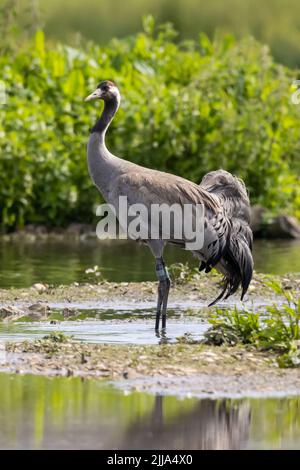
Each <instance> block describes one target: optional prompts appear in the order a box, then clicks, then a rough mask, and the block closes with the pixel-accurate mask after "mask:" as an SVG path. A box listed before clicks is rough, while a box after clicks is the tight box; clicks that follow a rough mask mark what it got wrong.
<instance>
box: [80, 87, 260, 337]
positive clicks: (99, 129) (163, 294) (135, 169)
mask: <svg viewBox="0 0 300 470" xmlns="http://www.w3.org/2000/svg"><path fill="white" fill-rule="evenodd" d="M96 99H101V100H103V101H104V109H103V112H102V114H101V116H100V118H99V119H98V120H97V122H96V124H95V125H94V127H93V128H92V129H91V134H90V138H89V141H88V147H87V159H88V168H89V173H90V176H91V178H92V181H93V183H94V184H95V186H96V187H97V188H98V190H99V191H100V192H101V193H102V195H103V197H104V199H105V200H106V202H108V203H109V204H111V205H113V206H114V207H116V208H117V207H118V201H119V197H120V196H126V197H127V199H128V204H129V205H131V204H137V203H140V204H144V205H145V206H146V207H148V208H149V209H150V206H151V205H152V204H170V205H171V204H179V205H181V206H182V205H184V204H191V205H196V204H202V205H203V206H204V208H205V214H204V243H203V246H202V248H201V249H200V250H195V251H192V252H193V254H194V255H195V256H196V257H197V258H198V259H199V261H200V266H199V270H200V271H202V270H205V272H209V271H210V270H211V269H212V267H215V268H216V269H217V270H218V271H219V272H221V273H222V274H223V275H224V279H223V289H222V292H221V293H220V295H219V296H218V297H217V298H216V299H215V300H214V301H213V302H211V304H210V305H213V304H215V303H216V302H218V301H219V300H221V299H223V298H225V299H226V298H227V297H228V296H230V295H232V294H234V293H235V292H236V291H237V289H238V288H239V287H240V286H241V287H242V295H241V299H243V297H244V295H245V293H246V292H247V289H248V286H249V284H250V281H251V278H252V273H253V259H252V254H251V251H252V231H251V229H250V226H249V222H250V202H249V198H248V195H247V191H246V188H245V185H244V183H243V181H242V180H240V179H238V178H237V177H235V176H233V175H232V174H230V173H228V172H227V171H224V170H217V171H212V172H210V173H208V174H206V175H205V176H204V178H203V180H202V181H201V183H200V185H197V184H195V183H193V182H191V181H189V180H186V179H184V178H181V177H179V176H176V175H173V174H170V173H165V172H161V171H157V170H152V169H149V168H145V167H142V166H140V165H136V164H135V163H132V162H129V161H127V160H124V159H122V158H119V157H116V156H115V155H113V154H112V153H111V152H110V151H109V150H108V149H107V148H106V145H105V134H106V131H107V129H108V127H109V125H110V123H111V121H112V119H113V117H114V115H115V113H116V112H117V110H118V107H119V104H120V100H121V97H120V92H119V90H118V88H117V86H116V85H115V84H114V83H113V82H111V81H109V80H106V81H103V82H101V83H100V84H99V85H98V86H97V88H96V90H95V91H94V92H93V93H92V94H90V95H89V96H88V97H87V98H86V99H85V101H92V100H96ZM116 212H117V209H116ZM117 213H118V212H117ZM143 242H144V243H146V244H147V245H148V246H149V248H150V250H151V251H152V253H153V255H154V257H155V260H156V275H157V278H158V300H157V312H156V321H155V329H156V330H158V329H159V324H160V317H161V316H162V329H165V328H166V314H167V302H168V295H169V288H170V279H169V275H168V271H167V269H166V266H165V263H164V259H163V251H164V247H165V245H166V243H172V244H175V245H177V246H179V247H181V248H185V242H186V240H184V239H182V240H178V239H174V237H172V236H170V239H169V240H166V239H162V238H161V239H151V238H150V237H149V238H148V239H145V240H143Z"/></svg>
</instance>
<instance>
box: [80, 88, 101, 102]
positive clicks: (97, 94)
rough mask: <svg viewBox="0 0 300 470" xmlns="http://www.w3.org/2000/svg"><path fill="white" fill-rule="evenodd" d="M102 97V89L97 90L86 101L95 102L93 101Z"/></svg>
mask: <svg viewBox="0 0 300 470" xmlns="http://www.w3.org/2000/svg"><path fill="white" fill-rule="evenodd" d="M101 95H102V91H101V90H100V88H96V90H95V91H93V93H91V94H90V95H89V96H87V97H86V98H85V100H84V101H93V100H97V99H100V98H101Z"/></svg>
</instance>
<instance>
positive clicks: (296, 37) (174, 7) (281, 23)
mask: <svg viewBox="0 0 300 470" xmlns="http://www.w3.org/2000/svg"><path fill="white" fill-rule="evenodd" d="M1 4H6V5H7V6H8V7H9V8H8V11H9V12H11V11H12V6H14V5H16V8H15V10H16V13H17V24H18V25H19V28H20V31H19V40H20V41H21V40H23V39H24V35H25V38H26V28H25V27H28V26H29V27H30V29H31V30H33V29H34V28H36V27H38V26H39V25H41V24H45V31H46V33H47V36H49V37H50V38H51V39H53V40H55V41H57V40H61V41H66V40H67V41H68V42H69V43H70V44H74V43H77V44H78V43H80V42H83V41H84V39H85V38H87V39H89V40H90V39H92V40H94V41H95V42H97V43H98V44H99V43H101V44H103V43H105V42H107V41H108V40H109V39H110V38H111V37H124V36H128V35H130V34H134V33H136V32H137V31H138V30H139V27H140V19H141V17H142V16H143V15H144V14H145V13H146V14H152V15H153V16H154V17H155V18H156V21H157V22H158V23H163V22H165V21H172V23H174V25H175V27H176V30H178V31H179V38H180V39H183V38H184V39H185V38H188V39H191V38H194V39H195V38H197V37H198V34H199V31H204V32H205V33H206V34H208V35H209V37H213V36H214V35H215V34H216V31H217V32H218V34H226V33H228V32H231V33H234V34H235V35H237V37H243V36H245V35H247V34H252V35H253V36H254V37H255V38H256V39H257V40H259V41H261V42H263V43H266V44H268V45H269V46H270V48H271V51H272V54H274V57H275V58H276V60H278V61H279V62H282V63H284V64H286V65H289V66H298V67H299V65H300V61H299V58H300V27H299V26H300V20H299V18H300V11H299V10H300V8H299V1H298V0H226V1H224V0H211V1H210V2H207V1H206V0H176V1H175V0H127V2H124V1H122V0H113V2H112V1H111V0H101V2H100V1H99V0H85V2H82V1H81V0H65V1H64V2H61V1H60V0H51V1H49V0H39V1H38V2H37V1H36V0H0V5H1ZM5 23H6V24H7V18H6V22H5ZM21 32H22V34H21ZM1 39H2V40H3V38H1ZM10 44H11V43H10Z"/></svg>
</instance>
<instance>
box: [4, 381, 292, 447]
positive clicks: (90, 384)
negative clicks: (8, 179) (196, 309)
mask: <svg viewBox="0 0 300 470" xmlns="http://www.w3.org/2000/svg"><path fill="white" fill-rule="evenodd" d="M299 410H300V397H294V398H284V399H278V398H277V399H276V398H267V399H259V400H258V399H247V398H246V399H240V400H231V399H221V398H220V399H217V400H210V399H199V398H180V399H179V398H176V397H174V396H161V395H156V396H154V395H150V394H146V393H142V392H133V393H124V392H123V391H121V390H118V389H117V388H114V387H113V386H111V385H109V384H107V383H105V382H101V381H93V380H87V381H85V380H82V379H79V378H51V379H50V378H46V377H42V376H38V377H37V376H31V375H26V376H21V375H20V376H18V375H10V374H3V373H2V374H0V422H1V426H0V448H1V449H54V448H60V449H86V448H89V449H109V448H110V449H135V448H137V449H138V448H148V449H187V450H188V449H215V448H216V449H247V448H250V449H262V448H263V449H293V448H296V449H297V448H299V439H300V413H299Z"/></svg>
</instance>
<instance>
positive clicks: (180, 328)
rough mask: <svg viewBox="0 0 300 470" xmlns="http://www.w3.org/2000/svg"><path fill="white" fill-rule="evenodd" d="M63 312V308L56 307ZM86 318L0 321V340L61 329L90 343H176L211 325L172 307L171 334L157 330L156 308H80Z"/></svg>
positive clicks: (197, 336) (195, 314) (195, 336)
mask: <svg viewBox="0 0 300 470" xmlns="http://www.w3.org/2000/svg"><path fill="white" fill-rule="evenodd" d="M54 313H56V314H59V313H60V310H56V311H54ZM78 315H79V316H80V317H82V318H84V317H87V318H86V319H81V320H74V321H72V320H67V321H55V323H51V322H50V321H43V322H13V323H5V322H0V343H5V342H6V341H23V340H32V339H38V338H42V337H43V336H45V335H46V334H49V333H50V332H52V331H61V332H63V333H64V334H66V335H67V336H72V337H73V338H74V339H75V340H78V341H86V342H89V343H110V344H159V343H161V342H168V343H172V342H175V341H176V338H178V337H179V336H183V335H185V334H188V335H189V336H190V337H191V338H193V339H197V340H198V339H200V338H202V337H203V334H204V332H205V331H206V330H207V329H208V327H209V324H208V321H207V319H205V318H203V317H201V315H199V314H198V311H197V310H194V311H193V310H189V311H188V313H187V312H186V311H185V310H182V309H179V308H177V309H170V311H169V312H168V328H167V334H166V335H165V336H163V337H161V336H157V335H156V334H155V332H154V318H155V309H149V308H148V309H145V310H140V309H138V310H124V311H121V312H120V311H116V310H112V309H109V310H102V309H99V310H93V309H89V310H78Z"/></svg>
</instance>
